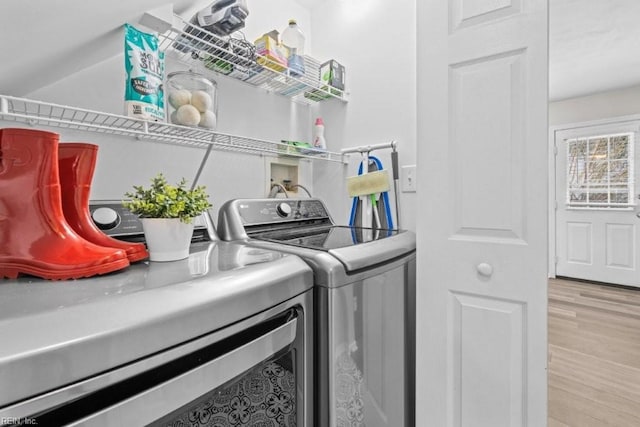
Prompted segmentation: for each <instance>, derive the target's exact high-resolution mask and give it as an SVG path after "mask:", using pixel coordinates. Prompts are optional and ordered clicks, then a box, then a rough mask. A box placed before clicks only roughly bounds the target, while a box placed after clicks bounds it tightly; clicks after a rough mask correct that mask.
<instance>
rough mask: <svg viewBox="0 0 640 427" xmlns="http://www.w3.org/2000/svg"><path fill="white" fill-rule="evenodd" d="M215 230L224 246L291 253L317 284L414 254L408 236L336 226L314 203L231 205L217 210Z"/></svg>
mask: <svg viewBox="0 0 640 427" xmlns="http://www.w3.org/2000/svg"><path fill="white" fill-rule="evenodd" d="M217 230H218V235H219V237H220V239H222V240H225V241H234V240H241V241H249V242H251V243H252V244H254V245H255V244H259V245H260V246H262V247H265V248H269V249H276V250H284V251H285V252H290V253H295V254H296V255H299V256H301V257H303V258H305V259H306V260H307V262H309V264H310V265H311V266H312V267H313V268H314V270H316V279H318V278H319V274H324V273H325V272H330V273H331V274H333V273H336V274H337V271H336V270H337V269H340V268H341V269H342V270H344V271H345V273H346V274H354V273H357V272H359V271H362V270H365V269H372V268H374V267H376V266H378V265H380V264H383V263H388V262H390V261H392V260H394V259H396V258H399V257H402V256H405V255H408V254H411V253H413V252H415V248H416V243H415V235H414V234H413V233H411V232H409V231H405V230H385V229H379V230H374V229H371V228H362V227H345V226H339V225H335V223H334V222H333V220H332V219H331V216H330V215H329V212H328V211H327V208H326V206H325V205H324V203H323V202H322V201H321V200H319V199H236V200H230V201H228V202H226V203H225V204H224V205H222V207H221V208H220V213H219V217H218V227H217ZM318 270H322V272H320V273H319V272H318ZM334 276H335V275H334ZM327 280H328V279H327ZM316 284H318V283H316ZM321 284H322V281H321Z"/></svg>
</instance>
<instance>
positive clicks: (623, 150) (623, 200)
mask: <svg viewBox="0 0 640 427" xmlns="http://www.w3.org/2000/svg"><path fill="white" fill-rule="evenodd" d="M565 142H566V145H567V194H566V200H567V205H568V206H569V207H579V208H592V209H609V208H629V207H631V206H633V205H634V194H635V192H634V173H633V168H634V164H633V160H634V156H633V149H634V134H633V133H618V134H610V135H597V136H588V137H582V138H573V139H566V140H565Z"/></svg>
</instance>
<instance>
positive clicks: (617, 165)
mask: <svg viewBox="0 0 640 427" xmlns="http://www.w3.org/2000/svg"><path fill="white" fill-rule="evenodd" d="M609 168H610V172H609V179H610V181H611V184H627V183H628V182H629V162H627V160H626V159H625V160H613V161H612V162H611V163H610V165H609Z"/></svg>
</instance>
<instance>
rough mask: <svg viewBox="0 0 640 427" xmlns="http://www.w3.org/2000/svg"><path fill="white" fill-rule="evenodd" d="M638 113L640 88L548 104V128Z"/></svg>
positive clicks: (639, 110) (639, 109) (639, 108)
mask: <svg viewBox="0 0 640 427" xmlns="http://www.w3.org/2000/svg"><path fill="white" fill-rule="evenodd" d="M638 113H640V86H634V87H630V88H626V89H619V90H614V91H609V92H603V93H598V94H595V95H589V96H583V97H579V98H572V99H567V100H563V101H557V102H551V103H549V126H557V125H561V124H566V123H579V122H586V121H590V120H599V119H605V118H610V117H621V116H627V115H631V114H638Z"/></svg>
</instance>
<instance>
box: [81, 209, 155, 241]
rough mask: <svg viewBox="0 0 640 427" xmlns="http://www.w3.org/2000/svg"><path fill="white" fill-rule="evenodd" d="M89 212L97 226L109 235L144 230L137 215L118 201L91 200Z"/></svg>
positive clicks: (127, 233)
mask: <svg viewBox="0 0 640 427" xmlns="http://www.w3.org/2000/svg"><path fill="white" fill-rule="evenodd" d="M89 212H90V213H91V219H93V222H94V223H95V224H96V225H97V226H98V228H99V229H100V230H102V231H103V232H104V233H105V234H108V235H110V236H124V235H134V234H142V233H143V232H144V230H143V229H142V223H141V222H140V219H139V218H138V215H135V214H133V213H131V211H129V210H128V209H127V208H125V207H124V206H122V203H120V202H115V201H113V202H112V201H99V202H91V203H90V204H89Z"/></svg>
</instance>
